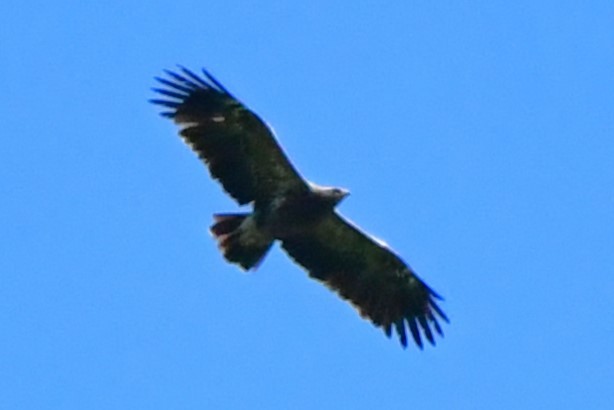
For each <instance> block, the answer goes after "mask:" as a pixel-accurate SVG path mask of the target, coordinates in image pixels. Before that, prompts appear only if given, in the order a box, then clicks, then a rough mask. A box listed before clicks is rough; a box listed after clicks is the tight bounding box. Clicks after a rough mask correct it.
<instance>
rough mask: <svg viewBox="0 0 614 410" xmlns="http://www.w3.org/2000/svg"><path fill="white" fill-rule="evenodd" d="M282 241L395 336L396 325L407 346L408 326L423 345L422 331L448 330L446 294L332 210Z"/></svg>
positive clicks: (432, 340) (311, 270)
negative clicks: (443, 298) (444, 324)
mask: <svg viewBox="0 0 614 410" xmlns="http://www.w3.org/2000/svg"><path fill="white" fill-rule="evenodd" d="M282 247H283V248H284V249H285V250H286V251H287V252H288V254H289V255H290V256H291V257H292V258H293V259H294V260H295V261H296V262H298V263H299V264H300V265H302V266H303V267H304V268H305V269H306V270H307V271H308V272H309V275H310V276H311V277H312V278H314V279H317V280H319V281H321V282H323V283H324V284H326V285H327V286H328V287H329V288H331V289H332V290H334V291H336V292H337V293H338V294H339V295H340V296H341V297H342V298H344V299H347V300H349V301H350V302H351V303H352V304H353V305H354V306H355V307H356V308H357V309H358V311H359V312H360V314H361V315H362V316H363V317H365V318H368V319H370V320H371V321H372V322H373V323H374V324H375V325H376V326H379V327H382V328H383V329H384V331H385V332H386V335H388V336H389V337H390V335H391V333H392V328H393V327H394V328H395V330H396V332H397V333H398V335H399V338H400V341H401V344H402V345H403V347H406V346H407V333H406V329H407V328H408V329H409V331H410V333H411V335H412V337H413V339H414V341H415V342H416V344H417V345H418V346H420V348H422V335H424V336H425V337H426V339H427V340H428V341H429V342H430V343H431V344H433V345H434V344H435V337H434V332H436V333H439V334H440V335H442V336H443V332H442V330H441V326H440V325H439V322H438V317H439V318H441V319H443V320H444V321H446V322H447V321H448V318H447V317H446V315H445V314H444V313H443V311H442V310H441V309H440V308H439V306H437V304H436V303H435V300H436V299H441V297H440V296H439V295H437V294H436V293H435V292H434V291H433V290H432V289H430V288H429V287H428V286H427V285H426V284H425V283H424V282H422V281H421V280H420V279H419V278H418V277H417V276H416V274H415V273H414V272H413V271H412V270H411V268H409V267H408V266H407V265H406V264H405V263H404V262H403V261H402V260H401V259H400V258H399V257H398V256H396V255H395V254H394V253H393V252H392V251H391V250H390V249H388V248H387V247H386V245H385V244H383V243H380V242H379V241H378V240H376V239H374V238H371V237H369V236H368V235H366V234H364V233H363V232H361V231H360V230H359V229H358V228H356V227H355V226H353V225H352V224H351V223H349V222H348V221H346V220H345V219H343V218H342V217H341V216H339V215H338V214H337V213H331V214H330V216H328V217H326V218H325V219H324V220H322V222H320V223H319V224H318V225H316V226H315V227H314V228H313V230H311V231H310V232H309V233H307V234H304V235H299V236H296V237H293V238H291V239H286V240H283V242H282Z"/></svg>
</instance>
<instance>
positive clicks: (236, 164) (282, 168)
mask: <svg viewBox="0 0 614 410" xmlns="http://www.w3.org/2000/svg"><path fill="white" fill-rule="evenodd" d="M180 69H181V71H182V73H181V74H177V73H174V72H171V71H166V73H167V74H168V76H169V78H170V80H168V79H164V78H156V79H157V80H158V81H159V82H160V83H162V84H163V85H164V86H165V88H154V91H156V92H158V93H160V94H162V95H163V96H164V98H163V99H154V100H151V102H152V103H154V104H158V105H161V106H164V107H167V108H170V110H169V111H165V112H162V115H163V116H165V117H168V118H172V119H173V120H174V121H175V123H177V124H178V125H179V126H180V127H181V132H180V134H181V136H182V137H183V139H184V140H185V141H186V143H187V144H188V145H189V146H190V147H191V148H192V149H193V150H194V151H196V153H197V154H198V156H199V157H200V158H201V159H202V160H204V162H205V163H206V164H207V165H208V167H209V171H210V172H211V176H212V177H213V178H215V179H217V180H219V181H220V182H221V184H222V186H223V187H224V189H225V190H226V192H228V193H229V194H230V195H231V196H232V197H233V198H234V199H235V200H236V201H237V202H238V203H239V204H241V205H244V204H247V203H250V202H252V201H257V202H259V201H264V202H267V201H268V200H270V199H271V198H273V197H275V196H276V194H278V193H279V192H280V191H285V190H304V189H306V184H305V182H304V180H303V179H302V178H301V176H300V175H299V173H298V172H297V171H296V170H295V169H294V167H293V166H292V164H291V163H290V161H289V160H288V158H287V157H286V155H285V154H284V152H283V151H282V149H281V147H280V146H279V144H278V143H277V141H276V140H275V137H274V136H273V133H272V131H271V129H270V128H269V127H268V126H267V125H266V124H265V123H264V122H263V121H262V120H261V119H260V118H258V116H257V115H256V114H255V113H253V112H252V111H250V110H249V109H248V108H247V107H246V106H245V105H243V104H242V103H241V102H239V101H238V100H237V99H236V98H235V97H234V96H233V95H232V94H230V93H229V92H228V91H227V90H226V89H225V88H224V87H223V86H222V85H221V84H220V83H219V82H218V81H217V80H216V79H215V78H213V77H212V76H211V75H210V74H209V73H208V72H207V71H205V70H203V74H204V76H205V77H206V78H201V77H198V76H197V75H195V74H194V73H192V72H191V71H189V70H187V69H185V68H183V67H181V68H180Z"/></svg>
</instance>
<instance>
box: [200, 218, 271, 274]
mask: <svg viewBox="0 0 614 410" xmlns="http://www.w3.org/2000/svg"><path fill="white" fill-rule="evenodd" d="M213 219H214V221H215V223H214V224H213V225H212V226H211V233H212V234H213V236H214V237H215V239H216V240H217V241H218V246H219V248H220V250H221V251H222V253H223V255H224V258H226V260H228V261H229V262H232V263H236V264H238V265H239V266H241V268H243V269H244V270H250V269H255V268H257V267H258V265H260V263H261V262H262V260H263V259H264V256H265V255H266V253H267V251H268V250H269V249H270V248H271V245H273V239H272V238H269V237H268V236H266V235H264V234H263V233H262V232H261V231H259V230H258V229H257V227H256V225H255V223H253V221H252V220H251V219H250V214H247V213H241V214H215V215H213Z"/></svg>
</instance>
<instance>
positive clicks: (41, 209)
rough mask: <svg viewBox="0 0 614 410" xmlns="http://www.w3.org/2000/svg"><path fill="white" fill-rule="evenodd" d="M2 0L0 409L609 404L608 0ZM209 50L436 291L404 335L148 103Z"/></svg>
mask: <svg viewBox="0 0 614 410" xmlns="http://www.w3.org/2000/svg"><path fill="white" fill-rule="evenodd" d="M330 3H331V2H328V1H312V2H309V3H306V2H305V3H301V4H302V5H297V4H298V2H294V3H291V2H286V1H261V2H242V1H232V0H228V1H220V2H207V1H186V0H178V1H175V2H157V3H156V2H134V1H129V2H123V1H121V2H120V1H115V0H111V1H107V2H88V1H57V2H48V1H30V2H21V1H19V2H18V1H15V0H8V1H7V0H5V1H3V2H2V3H1V4H0V13H1V15H2V16H4V18H3V22H2V27H1V28H0V93H1V97H2V98H1V100H0V115H1V118H2V134H1V137H0V138H2V146H3V148H2V150H1V152H0V196H1V198H2V200H1V201H0V230H1V232H2V235H0V253H1V254H2V257H1V258H0V329H1V337H0V369H1V371H0V408H2V409H140V408H142V409H171V408H172V409H204V408H208V409H287V408H292V409H313V408H320V409H344V408H353V409H373V408H382V409H404V408H413V409H579V408H585V409H591V410H594V409H611V408H612V407H611V406H612V403H614V356H613V353H612V348H614V319H613V316H614V308H613V298H614V278H613V274H614V252H613V250H614V160H613V158H614V4H613V3H612V2H611V1H587V2H583V3H581V4H582V5H581V6H580V5H579V4H580V2H571V1H517V2H513V4H512V3H510V2H490V1H489V2H486V1H483V2H479V1H472V2H463V3H462V5H445V4H434V3H436V2H425V1H422V2H401V1H396V2H392V1H383V2H381V1H378V2H376V1H371V2H349V1H348V2H336V4H335V5H331V4H330ZM177 63H180V64H183V65H185V66H187V67H190V68H194V69H198V68H199V67H202V66H205V67H207V68H208V69H209V70H210V71H212V72H213V73H214V74H215V75H216V76H217V77H218V78H219V79H220V80H221V81H222V82H223V83H224V84H225V85H226V87H227V88H229V89H230V90H231V91H233V92H234V93H235V95H237V96H238V97H239V98H241V99H242V100H243V101H244V102H245V103H246V104H247V105H248V106H250V107H251V108H252V109H254V110H255V111H257V112H258V113H259V114H260V115H261V116H262V117H264V118H266V119H267V121H268V122H270V123H271V124H273V126H274V128H275V130H276V132H277V134H278V136H279V139H280V140H281V142H282V144H283V146H284V147H285V149H286V150H287V152H288V154H289V155H290V157H291V158H292V159H293V161H294V162H295V163H296V165H297V166H298V168H299V169H300V170H301V172H303V173H304V174H305V176H306V177H307V178H309V179H312V180H313V181H315V182H318V183H321V184H334V185H341V186H344V187H347V188H349V189H350V190H351V191H352V196H350V197H349V198H348V199H347V200H346V201H345V202H344V203H343V204H342V206H341V212H342V213H344V214H345V215H347V216H348V217H350V218H351V219H353V220H355V221H356V222H357V223H359V224H360V225H361V226H362V227H364V228H365V229H366V230H368V231H369V232H372V233H374V234H376V235H377V236H379V237H381V238H383V239H385V240H386V241H387V242H388V243H390V244H391V246H392V247H393V248H394V249H395V250H396V251H397V252H398V253H400V254H401V255H403V257H404V259H405V260H406V261H407V262H408V263H409V264H411V265H412V266H413V268H414V269H415V270H416V271H417V272H418V273H419V274H420V276H421V277H422V278H424V279H425V280H426V281H427V282H428V283H429V284H430V285H431V286H432V287H433V288H435V289H436V290H437V291H438V292H439V293H441V294H442V295H444V297H445V298H446V301H445V302H444V303H443V304H442V307H443V308H444V309H445V311H446V312H447V313H448V315H449V316H450V319H451V323H450V325H448V326H446V327H445V329H444V330H445V333H446V337H445V338H444V339H442V340H440V342H439V343H438V345H437V346H436V347H434V348H432V347H427V348H426V349H425V350H424V351H420V350H418V349H417V348H415V347H414V346H412V347H411V348H409V349H407V350H403V349H402V348H401V347H400V345H399V343H398V342H397V340H394V339H391V340H389V339H387V338H386V337H385V335H384V334H383V333H382V332H381V331H380V330H378V329H376V328H374V327H373V326H371V324H370V323H368V322H366V321H364V320H362V319H361V318H360V317H359V316H358V315H357V314H356V312H355V311H354V310H353V309H352V308H351V307H350V306H349V305H348V304H346V303H345V302H342V301H341V300H340V299H339V298H338V297H337V296H335V295H334V294H332V293H331V292H329V291H328V290H327V289H326V288H324V287H323V286H321V285H320V284H318V283H316V282H314V281H312V280H310V279H308V277H307V275H306V274H305V273H304V272H303V271H302V270H301V269H300V268H298V267H297V266H295V265H294V264H293V263H291V262H290V261H289V259H288V258H287V257H286V256H285V255H284V254H283V253H282V252H281V251H280V250H279V249H274V251H273V252H272V253H271V254H270V255H269V256H268V258H267V260H266V261H265V262H264V264H263V265H262V266H261V268H260V269H259V270H258V271H257V272H256V273H253V274H248V275H246V274H243V273H241V272H240V271H239V270H238V269H236V268H235V267H234V266H231V265H228V264H226V263H225V262H224V261H223V259H222V257H221V256H220V254H219V253H218V250H217V249H216V246H215V243H214V241H213V240H212V239H211V237H210V236H209V235H208V233H207V227H208V226H209V224H210V222H211V214H213V213H214V212H219V211H232V210H235V209H237V208H236V206H235V205H234V204H233V203H232V201H231V200H230V199H229V198H228V197H227V196H226V195H224V194H223V193H222V191H221V189H220V187H219V186H218V185H217V184H216V183H215V182H213V181H211V180H210V178H209V177H208V174H207V172H206V170H205V168H204V167H203V166H202V164H201V163H200V162H199V161H198V160H197V159H196V157H195V156H194V155H193V154H192V153H191V152H190V151H189V150H188V149H187V147H186V146H184V145H183V143H181V141H180V140H179V138H178V137H177V136H176V129H175V127H174V126H173V125H172V124H171V123H170V122H169V121H166V120H164V119H163V118H161V117H159V116H158V115H157V110H156V108H155V107H154V106H152V105H151V104H149V103H147V99H148V98H151V97H152V96H153V93H152V92H151V91H150V87H152V86H154V81H153V77H154V76H156V75H159V74H161V70H162V69H164V68H173V67H174V66H175V64H177Z"/></svg>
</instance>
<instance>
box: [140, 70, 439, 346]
mask: <svg viewBox="0 0 614 410" xmlns="http://www.w3.org/2000/svg"><path fill="white" fill-rule="evenodd" d="M181 70H182V74H176V73H173V72H170V71H167V74H168V75H169V76H170V77H171V78H172V81H171V80H167V79H163V78H158V81H160V82H161V83H162V84H163V85H165V86H166V88H158V89H155V91H157V92H158V93H160V94H162V95H163V96H165V99H158V100H152V102H154V103H156V104H159V105H162V106H165V107H168V108H170V109H171V110H170V111H166V112H163V113H162V115H163V116H166V117H169V118H172V119H173V120H174V121H175V122H176V123H177V124H178V125H179V126H180V127H181V132H180V134H181V136H182V137H183V138H184V140H185V141H186V143H188V145H190V147H191V148H192V149H193V150H194V151H196V152H197V154H198V155H199V156H200V158H201V159H203V160H204V162H205V163H206V164H207V166H208V167H209V170H210V172H211V175H212V177H213V178H215V179H217V180H219V181H220V182H221V184H222V185H223V187H224V189H225V190H226V191H227V192H228V193H229V194H230V195H231V196H232V197H233V198H234V199H235V200H236V201H237V202H238V203H239V204H240V205H247V204H251V205H252V212H251V213H226V214H216V215H214V221H215V222H214V224H213V226H212V227H211V232H212V234H213V235H214V237H215V238H216V239H217V241H218V245H219V247H220V249H221V250H222V252H223V254H224V257H225V258H226V259H227V260H228V261H229V262H232V263H235V264H237V265H239V266H241V268H243V269H245V270H249V269H253V268H255V267H257V266H258V265H259V264H260V263H261V262H262V260H263V258H264V257H265V255H266V253H267V252H268V251H269V249H270V248H271V246H272V244H273V243H274V242H275V241H279V242H281V246H282V248H283V249H284V250H285V251H286V252H287V253H288V254H289V255H290V257H291V258H292V259H293V260H295V261H296V262H297V263H298V264H300V265H302V266H303V267H304V268H305V269H306V270H307V271H308V272H309V275H310V276H311V277H312V278H314V279H317V280H319V281H321V282H323V283H324V284H326V285H327V286H328V287H329V288H331V289H333V290H334V291H336V292H337V293H338V294H339V295H340V296H341V297H343V298H344V299H347V300H349V301H350V302H352V304H354V306H355V307H357V309H358V310H359V312H360V314H361V315H362V316H364V317H365V318H368V319H370V320H371V321H372V322H373V323H374V324H375V325H376V326H381V327H382V328H383V329H384V331H385V332H386V334H387V335H388V336H390V334H391V332H392V328H393V327H394V328H395V330H396V331H397V333H398V335H399V338H400V340H401V343H402V344H403V346H406V345H407V335H406V328H408V329H409V331H410V332H411V335H412V337H413V338H414V341H415V342H416V343H417V344H418V345H419V346H422V335H424V337H426V338H427V340H429V341H430V342H431V343H433V344H434V335H433V331H432V330H435V331H436V332H437V333H439V334H442V330H441V327H440V325H439V323H438V321H437V316H439V317H440V318H442V319H444V320H446V321H447V318H446V316H445V314H444V313H443V312H442V311H441V309H440V308H439V307H438V306H437V304H436V303H435V299H438V298H439V296H438V295H437V294H436V293H435V292H434V291H433V290H431V289H430V288H429V287H428V286H427V285H426V284H425V283H424V282H422V281H421V280H420V279H419V278H418V277H417V276H416V275H415V273H414V272H413V271H412V270H411V269H410V268H409V267H408V266H407V265H406V264H405V263H404V262H403V261H402V260H401V259H400V258H399V257H398V256H397V255H396V254H395V253H393V252H392V251H391V250H390V249H389V248H388V246H387V245H385V244H384V243H383V242H381V241H379V240H377V239H375V238H373V237H370V236H369V235H366V234H365V233H363V232H362V231H361V230H360V229H359V228H357V227H356V226H355V225H354V224H352V223H350V222H349V221H347V220H346V219H345V218H343V217H342V216H341V215H339V214H338V212H337V211H336V210H335V207H336V206H337V205H338V204H339V203H340V202H341V201H342V200H343V198H345V197H346V196H347V195H348V191H346V190H344V189H341V188H333V187H330V188H329V187H321V186H318V185H316V184H313V183H311V182H308V181H306V180H305V179H304V178H303V177H302V176H301V175H300V174H299V173H298V172H297V171H296V169H295V168H294V166H293V165H292V164H291V163H290V161H289V160H288V159H287V157H286V155H285V154H284V152H283V150H282V149H281V147H280V146H279V145H278V143H277V141H276V140H275V138H274V136H273V134H272V131H271V129H270V128H269V127H268V126H267V125H266V124H265V123H264V122H263V121H262V120H261V119H260V118H259V117H258V116H257V115H256V114H254V113H253V112H252V111H250V110H248V109H247V108H246V107H245V106H244V105H243V104H241V103H240V102H239V101H238V100H237V99H236V98H235V97H234V96H233V95H232V94H230V93H229V92H228V91H227V90H226V89H225V88H224V87H223V86H222V85H221V84H220V83H219V82H218V81H217V80H215V78H213V77H212V76H211V75H210V74H209V73H207V72H206V71H203V73H204V75H205V77H206V79H207V80H208V81H207V80H205V79H203V78H200V77H198V76H196V75H195V74H194V73H192V72H191V71H189V70H186V69H183V68H182V69H181Z"/></svg>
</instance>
